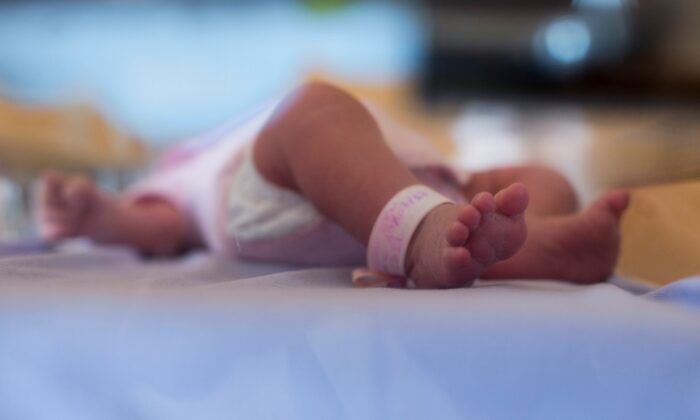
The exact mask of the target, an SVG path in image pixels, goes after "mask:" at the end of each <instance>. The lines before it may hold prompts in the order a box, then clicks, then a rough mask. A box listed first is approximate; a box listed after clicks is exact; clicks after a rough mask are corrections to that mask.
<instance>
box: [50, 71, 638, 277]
mask: <svg viewBox="0 0 700 420" xmlns="http://www.w3.org/2000/svg"><path fill="white" fill-rule="evenodd" d="M38 200H39V202H38V206H37V207H38V222H39V228H40V232H41V233H42V235H43V236H44V237H45V238H46V239H48V240H58V239H62V238H68V237H74V236H85V237H88V238H91V239H92V240H94V241H96V242H98V243H105V244H125V245H129V246H132V247H134V248H135V249H137V250H139V251H140V252H143V253H145V254H150V255H177V254H180V253H181V252H183V251H186V250H189V249H193V248H197V247H207V248H210V249H212V250H213V251H215V252H217V253H221V254H225V255H229V256H235V257H243V258H251V259H261V260H268V261H279V262H291V263H301V264H313V265H368V269H367V270H362V271H356V273H355V280H356V283H361V284H382V285H389V286H394V287H404V286H406V285H407V284H408V285H412V286H414V287H418V288H447V287H460V286H465V285H471V284H472V283H473V281H474V280H475V279H476V278H485V279H488V278H547V279H558V280H564V281H570V282H577V283H594V282H598V281H602V280H604V279H605V278H606V277H607V276H608V275H609V274H610V273H611V271H612V269H613V267H614V264H615V261H616V259H617V254H618V248H619V229H618V225H619V218H620V216H621V214H622V213H623V212H624V210H625V209H626V207H627V204H628V201H629V196H628V193H627V192H625V191H615V192H611V193H608V194H605V195H604V196H602V197H600V198H599V199H598V200H597V201H595V202H594V203H593V204H592V205H590V206H589V207H588V208H587V209H585V210H583V211H577V206H578V204H577V199H576V196H575V194H574V192H573V190H572V188H571V186H570V185H569V184H568V183H567V181H566V180H565V179H564V178H563V177H562V176H561V175H559V174H558V173H556V172H553V171H551V170H548V169H545V168H540V167H536V166H517V167H503V168H497V169H493V170H489V171H484V172H476V173H472V174H467V173H466V172H464V171H462V170H459V169H457V168H454V167H452V166H451V165H449V164H448V163H447V162H446V161H445V160H443V159H442V157H441V156H440V154H439V153H437V152H436V151H435V150H434V149H432V148H431V147H430V145H429V143H427V142H426V141H424V140H423V139H421V138H420V137H419V136H417V135H416V134H415V133H413V132H411V131H410V130H408V129H407V128H405V127H403V126H400V125H398V124H396V123H395V122H393V121H391V120H390V119H389V118H387V117H386V116H385V115H383V114H382V112H381V111H380V110H379V109H376V108H375V107H373V106H372V105H371V104H368V103H364V102H362V101H360V100H358V99H356V98H354V97H353V96H351V95H350V94H348V93H346V92H344V91H342V90H340V89H338V88H336V87H334V86H331V85H327V84H322V83H312V84H308V85H305V86H302V87H300V88H299V89H297V90H295V91H294V92H292V93H291V94H289V95H287V96H286V97H285V98H283V99H282V100H280V101H276V102H275V103H273V104H270V105H269V106H267V107H265V108H263V109H259V110H256V111H255V112H253V113H252V114H251V115H249V116H247V117H246V118H241V119H240V120H239V121H236V122H234V123H230V124H227V125H226V126H224V127H220V128H218V129H216V130H213V131H212V132H210V133H207V134H206V135H204V136H202V137H200V138H197V139H195V140H193V141H190V142H188V143H185V144H183V145H181V146H178V147H176V148H175V149H174V150H173V151H171V152H170V153H168V154H166V155H165V157H164V158H163V160H162V162H161V164H160V165H159V167H158V168H156V170H155V171H154V173H153V175H152V176H150V177H149V178H147V179H145V180H143V181H142V182H140V183H137V184H136V185H134V186H133V187H132V188H130V189H129V190H127V191H126V192H125V193H123V194H122V195H120V196H113V195H111V194H108V193H106V192H104V191H101V190H100V189H98V188H97V187H96V186H95V184H93V183H92V182H91V181H89V180H88V179H86V178H84V177H81V176H71V175H65V174H60V173H55V172H50V173H47V174H46V175H45V176H44V178H43V180H42V185H41V189H40V192H39V198H38Z"/></svg>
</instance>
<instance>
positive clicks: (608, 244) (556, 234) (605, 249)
mask: <svg viewBox="0 0 700 420" xmlns="http://www.w3.org/2000/svg"><path fill="white" fill-rule="evenodd" d="M628 203H629V194H628V193H627V192H626V191H615V192H611V193H608V194H605V195H604V196H602V197H601V198H599V199H598V200H597V201H595V202H594V203H593V204H592V205H591V206H590V207H588V208H587V209H586V210H584V211H582V212H581V213H577V214H572V215H565V216H556V217H548V218H543V219H531V220H530V221H529V222H528V230H529V233H528V241H527V243H526V244H525V246H523V248H522V250H521V251H520V252H518V254H517V255H516V256H515V257H513V258H511V259H509V260H508V261H504V262H502V263H499V264H496V265H494V266H493V267H491V268H490V269H489V270H488V271H487V272H486V273H485V275H484V277H494V278H508V277H513V278H543V279H557V280H566V281H570V282H574V283H583V284H590V283H596V282H600V281H603V280H605V279H606V278H607V277H608V276H609V275H610V274H611V273H612V271H613V269H614V267H615V262H616V261H617V256H618V253H619V247H620V235H619V224H620V223H619V221H620V217H621V215H622V213H623V212H624V211H625V209H626V208H627V205H628Z"/></svg>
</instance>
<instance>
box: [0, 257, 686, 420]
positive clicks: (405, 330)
mask: <svg viewBox="0 0 700 420" xmlns="http://www.w3.org/2000/svg"><path fill="white" fill-rule="evenodd" d="M3 253H4V256H3V257H2V258H0V418H2V419H98V418H99V419H126V418H134V419H139V418H142V419H169V420H170V419H192V418H198V419H231V418H285V419H289V418H292V419H311V418H324V419H327V418H348V419H372V418H377V419H380V418H381V419H410V418H435V419H465V418H468V419H514V418H518V419H564V418H566V419H592V418H595V419H661V418H667V419H694V418H700V277H695V278H688V279H685V280H683V281H679V282H674V283H672V284H670V285H667V286H665V287H663V288H660V289H656V290H653V291H649V289H647V288H646V287H645V286H643V285H639V284H636V283H633V282H629V281H626V280H625V279H622V278H614V279H611V282H609V283H604V284H599V285H594V286H585V287H583V286H574V285H568V284H561V283H555V282H549V281H522V280H521V281H516V280H513V281H499V282H479V283H477V285H476V286H475V287H473V288H470V289H458V290H430V291H418V290H394V289H355V288H352V287H351V283H350V280H349V279H350V268H304V267H292V266H283V265H272V264H262V263H254V262H243V261H235V260H223V259H218V258H216V257H214V256H212V255H209V254H206V253H197V254H193V255H190V256H187V257H185V258H183V259H179V260H154V261H144V260H142V259H141V258H140V257H139V256H137V255H135V254H133V253H131V252H130V251H128V250H125V249H120V248H91V247H87V248H80V247H78V248H76V247H72V248H71V247H63V248H62V249H59V250H54V251H51V252H47V251H45V250H38V249H35V250H32V249H31V247H26V246H25V247H24V248H23V249H19V250H18V249H5V250H4V251H3Z"/></svg>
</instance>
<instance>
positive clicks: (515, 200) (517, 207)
mask: <svg viewBox="0 0 700 420" xmlns="http://www.w3.org/2000/svg"><path fill="white" fill-rule="evenodd" d="M495 202H496V209H497V210H498V212H499V213H501V214H503V215H504V216H508V217H513V216H517V215H520V214H522V213H523V212H524V211H525V209H526V208H527V205H528V202H529V193H528V191H527V187H525V185H523V184H520V183H516V184H512V185H510V186H509V187H507V188H505V189H502V190H501V191H499V192H498V193H497V194H496V196H495Z"/></svg>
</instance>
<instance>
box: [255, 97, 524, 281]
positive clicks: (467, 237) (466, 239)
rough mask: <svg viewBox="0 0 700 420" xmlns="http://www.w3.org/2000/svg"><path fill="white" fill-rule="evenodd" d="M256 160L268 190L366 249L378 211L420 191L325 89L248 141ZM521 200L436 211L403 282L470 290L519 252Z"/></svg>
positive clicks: (517, 190)
mask: <svg viewBox="0 0 700 420" xmlns="http://www.w3.org/2000/svg"><path fill="white" fill-rule="evenodd" d="M254 160H255V164H256V166H257V167H258V169H259V170H260V172H261V173H262V174H263V176H265V177H266V178H267V179H268V180H269V181H271V182H273V183H275V184H277V185H279V186H281V187H284V188H288V189H291V190H294V191H297V192H299V193H301V194H302V195H304V196H305V197H306V198H307V199H308V200H309V201H310V202H312V203H313V204H314V205H315V206H316V208H317V209H318V210H319V211H320V212H321V213H322V214H324V215H325V216H326V217H328V218H329V219H331V220H334V221H335V222H336V223H338V224H339V225H341V226H343V227H344V228H345V229H346V230H347V231H348V232H349V233H350V234H351V235H353V236H354V237H355V238H357V239H358V240H360V241H361V242H362V243H364V244H367V243H368V240H369V236H370V233H371V230H372V227H373V224H374V222H375V220H376V219H377V216H378V215H379V213H380V212H381V210H382V208H383V207H384V205H385V204H386V203H387V202H388V201H389V200H390V199H391V198H392V197H393V196H394V195H395V194H396V193H397V192H399V191H400V190H402V189H404V188H406V187H408V186H410V185H414V184H418V183H419V182H418V180H417V179H416V178H415V176H414V175H413V174H412V173H411V172H410V171H409V169H408V168H406V166H405V165H403V164H402V163H401V162H400V161H399V160H398V159H397V158H396V157H395V156H394V154H393V153H392V152H391V151H390V150H389V148H388V147H387V146H386V144H385V142H384V140H383V138H382V134H381V132H380V129H379V127H378V126H377V124H376V122H375V121H374V119H373V118H372V116H371V115H370V114H369V113H368V111H367V110H366V109H365V108H364V107H363V106H362V105H361V104H360V103H359V102H358V101H356V100H355V99H353V98H352V97H351V96H349V95H347V94H346V93H344V92H342V91H340V90H338V89H336V88H333V87H331V86H327V85H323V84H312V85H308V86H305V87H304V88H302V89H300V90H299V91H297V92H296V93H295V94H294V95H291V96H290V97H289V98H288V100H287V101H285V102H284V103H283V104H282V106H280V108H279V109H278V111H277V113H276V114H275V116H274V117H273V119H272V120H271V121H270V122H269V123H268V124H267V126H266V127H265V128H264V130H263V131H262V133H261V134H260V136H259V137H258V139H257V141H256V144H255V150H254ZM527 200H528V198H527V190H526V189H525V188H524V187H522V186H518V185H516V186H513V187H511V188H509V189H505V190H504V191H502V192H501V193H499V194H498V195H497V196H496V197H494V196H493V195H492V194H489V193H485V194H483V195H481V196H479V197H476V198H475V199H474V200H473V202H472V204H469V205H465V206H457V205H453V204H448V205H442V206H439V207H437V208H435V209H434V210H433V211H432V212H431V213H429V215H428V216H427V217H426V218H425V219H424V220H423V223H422V224H421V225H420V226H419V229H418V231H417V232H416V234H415V235H414V237H413V240H412V243H411V244H410V246H409V250H408V253H407V266H406V270H407V273H408V274H409V275H410V276H411V277H412V278H413V280H414V281H415V282H416V285H417V286H418V287H454V286H461V285H465V284H469V283H471V282H472V281H473V280H474V279H475V278H476V277H477V276H479V275H480V273H481V272H482V271H483V270H484V269H485V268H486V267H488V266H489V265H491V264H493V263H495V262H496V261H499V260H502V259H505V258H508V257H510V256H511V255H512V254H513V253H514V252H515V251H516V250H517V249H518V248H519V247H520V245H521V244H522V243H523V241H524V239H525V234H526V233H525V224H524V220H523V211H524V210H525V208H526V206H527Z"/></svg>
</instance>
